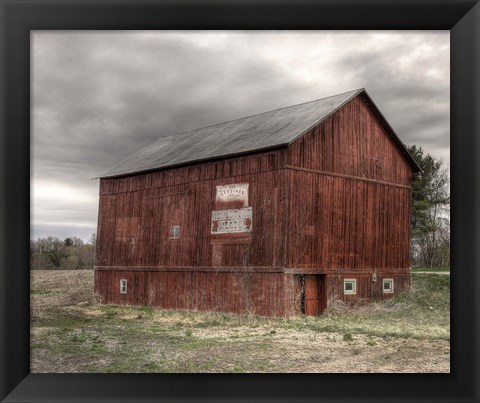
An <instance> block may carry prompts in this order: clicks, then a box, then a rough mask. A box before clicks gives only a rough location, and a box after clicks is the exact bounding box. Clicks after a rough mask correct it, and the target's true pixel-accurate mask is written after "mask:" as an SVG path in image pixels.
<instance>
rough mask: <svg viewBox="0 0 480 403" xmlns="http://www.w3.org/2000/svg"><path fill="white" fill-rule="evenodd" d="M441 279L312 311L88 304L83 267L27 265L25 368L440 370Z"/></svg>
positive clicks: (445, 347)
mask: <svg viewBox="0 0 480 403" xmlns="http://www.w3.org/2000/svg"><path fill="white" fill-rule="evenodd" d="M449 287H450V277H449V276H439V275H436V274H413V275H412V291H411V292H410V293H409V294H408V295H404V296H399V297H396V298H395V300H393V301H389V302H388V303H385V304H383V303H381V304H372V305H369V306H367V307H363V308H357V309H347V308H346V307H344V306H342V305H337V306H335V307H333V308H332V309H330V310H329V312H328V313H327V314H326V315H322V316H321V317H298V318H293V319H267V318H259V317H254V316H236V315H230V314H222V313H202V312H188V311H169V310H156V309H151V308H142V307H121V306H96V305H95V304H94V301H93V292H92V290H93V272H92V271H90V270H88V271H87V270H71V271H52V270H48V271H47V270H45V271H42V270H36V271H32V277H31V309H32V323H31V370H32V372H37V373H39V372H58V373H62V372H90V373H99V372H127V373H135V372H298V373H306V372H324V373H325V372H355V373H359V372H372V373H378V372H388V373H390V372H393V373H395V372H437V373H438V372H449V371H450V320H449V317H450V306H449V299H450V294H449Z"/></svg>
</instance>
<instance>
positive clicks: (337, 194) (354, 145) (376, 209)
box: [286, 97, 411, 273]
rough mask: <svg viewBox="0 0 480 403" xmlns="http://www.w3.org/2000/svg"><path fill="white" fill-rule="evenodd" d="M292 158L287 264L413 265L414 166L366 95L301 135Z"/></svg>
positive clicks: (322, 266) (331, 268) (339, 267)
mask: <svg viewBox="0 0 480 403" xmlns="http://www.w3.org/2000/svg"><path fill="white" fill-rule="evenodd" d="M287 159H288V167H289V168H288V183H289V190H288V193H289V212H290V214H289V224H288V230H289V232H288V237H287V242H286V244H287V246H286V261H287V267H292V268H317V269H321V270H323V272H324V273H329V272H333V271H335V272H336V271H338V270H347V271H351V270H352V269H353V270H355V271H357V270H358V271H362V270H375V269H386V268H390V269H396V270H398V269H407V268H408V267H409V228H410V192H411V188H410V185H411V168H410V166H409V164H408V162H407V161H406V159H405V158H404V157H403V155H402V154H401V152H400V151H399V150H398V147H397V146H396V145H395V144H394V143H393V141H392V140H391V139H390V138H389V136H388V135H387V133H386V132H385V130H384V128H383V126H382V125H381V124H380V123H379V122H378V120H377V119H376V117H375V116H374V115H373V113H372V112H371V111H370V109H369V107H368V106H367V105H366V104H365V103H364V102H363V101H362V99H361V98H359V97H356V98H354V99H353V100H352V101H350V102H349V103H347V104H346V105H345V106H343V107H342V108H341V109H340V110H338V111H337V112H335V113H333V114H332V115H331V116H330V117H328V118H327V119H326V120H325V121H324V122H322V123H321V124H320V125H318V126H316V127H315V128H313V129H312V130H311V131H310V132H309V133H307V134H306V135H305V136H303V137H302V138H300V139H299V140H297V141H295V142H294V143H293V144H292V145H291V146H290V147H289V149H288V154H287Z"/></svg>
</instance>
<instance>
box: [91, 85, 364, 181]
mask: <svg viewBox="0 0 480 403" xmlns="http://www.w3.org/2000/svg"><path fill="white" fill-rule="evenodd" d="M363 91H364V89H359V90H354V91H350V92H346V93H343V94H339V95H334V96H331V97H328V98H322V99H318V100H316V101H311V102H307V103H303V104H299V105H294V106H290V107H286V108H281V109H275V110H273V111H269V112H264V113H260V114H258V115H253V116H248V117H245V118H241V119H236V120H232V121H229V122H224V123H219V124H216V125H213V126H208V127H203V128H200V129H195V130H191V131H188V132H184V133H179V134H174V135H169V136H163V137H161V138H159V139H158V140H157V141H155V142H154V143H152V144H150V145H148V146H146V147H144V148H142V149H141V150H139V151H138V152H136V153H135V154H132V155H131V156H129V157H127V158H125V159H124V160H123V161H121V162H119V163H118V164H116V165H114V166H113V167H111V168H110V169H108V170H106V171H104V172H102V173H101V174H100V175H99V177H100V178H108V177H115V176H123V175H127V174H133V173H139V172H146V171H151V170H154V169H159V168H166V167H170V166H176V165H182V164H186V163H192V162H195V161H204V160H210V159H215V158H219V157H227V156H232V155H237V154H243V153H248V152H253V151H257V150H263V149H268V148H274V147H279V146H284V145H285V146H286V145H288V144H290V143H291V142H292V141H294V140H295V139H297V138H298V137H300V136H301V135H302V134H304V133H305V132H306V131H308V130H309V129H310V128H312V127H313V126H315V125H316V124H318V123H319V122H321V121H322V120H323V119H325V118H326V117H327V116H329V115H330V114H332V113H333V112H335V111H336V110H337V109H339V108H340V107H341V106H342V105H344V104H345V103H346V102H348V101H349V100H351V99H352V98H353V97H355V96H356V95H358V94H360V93H361V92H363Z"/></svg>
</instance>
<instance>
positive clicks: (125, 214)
mask: <svg viewBox="0 0 480 403" xmlns="http://www.w3.org/2000/svg"><path fill="white" fill-rule="evenodd" d="M283 166H284V152H283V151H282V150H277V151H270V152H266V153H260V154H256V155H250V156H245V157H237V158H232V159H226V160H223V161H214V162H207V163H203V164H197V165H193V166H189V167H181V168H176V169H169V170H164V171H157V172H154V173H147V174H143V175H137V176H131V177H125V178H119V179H107V180H101V183H100V206H99V219H98V243H97V245H98V247H97V251H96V265H97V266H168V267H172V266H173V267H198V266H214V267H217V266H237V267H247V266H283V265H284V249H283V247H284V242H279V241H278V238H280V237H282V236H283V235H282V234H284V232H285V226H286V222H287V220H286V203H285V202H286V195H285V193H284V192H282V190H281V189H282V188H285V183H284V182H285V175H283V174H281V168H282V167H283ZM233 183H237V184H238V183H248V185H249V189H248V206H251V207H252V209H253V225H252V231H251V233H249V234H243V235H242V234H229V235H218V236H213V235H212V234H211V212H212V210H215V209H219V208H220V209H221V208H222V206H216V204H215V203H216V200H215V197H216V186H218V185H227V184H233ZM173 225H179V226H180V238H178V239H170V236H169V229H170V227H171V226H173Z"/></svg>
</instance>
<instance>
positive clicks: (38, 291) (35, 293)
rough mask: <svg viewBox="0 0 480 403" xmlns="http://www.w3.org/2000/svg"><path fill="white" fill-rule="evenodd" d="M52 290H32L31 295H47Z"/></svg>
mask: <svg viewBox="0 0 480 403" xmlns="http://www.w3.org/2000/svg"><path fill="white" fill-rule="evenodd" d="M51 292H52V290H30V294H31V295H46V294H50V293H51Z"/></svg>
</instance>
